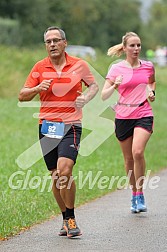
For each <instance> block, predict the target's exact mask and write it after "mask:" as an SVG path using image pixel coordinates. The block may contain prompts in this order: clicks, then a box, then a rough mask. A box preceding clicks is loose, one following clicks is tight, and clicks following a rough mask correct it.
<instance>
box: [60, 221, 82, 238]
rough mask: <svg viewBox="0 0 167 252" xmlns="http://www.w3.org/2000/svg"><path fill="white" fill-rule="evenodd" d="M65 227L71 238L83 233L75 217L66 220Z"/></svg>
mask: <svg viewBox="0 0 167 252" xmlns="http://www.w3.org/2000/svg"><path fill="white" fill-rule="evenodd" d="M64 229H65V230H66V232H67V236H68V237H69V238H71V237H75V236H80V235H82V234H81V231H80V229H79V227H78V226H77V223H76V221H75V219H74V218H69V219H68V220H66V221H65V225H64Z"/></svg>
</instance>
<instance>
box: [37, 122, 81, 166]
mask: <svg viewBox="0 0 167 252" xmlns="http://www.w3.org/2000/svg"><path fill="white" fill-rule="evenodd" d="M81 133H82V127H81V124H77V125H75V124H66V125H65V135H64V137H63V138H62V139H56V138H49V137H46V136H44V135H43V134H41V124H40V125H39V139H40V144H41V149H42V153H43V157H44V160H45V163H46V166H47V168H48V170H53V169H56V168H57V160H58V158H59V157H66V158H69V159H71V160H73V161H74V164H75V162H76V159H77V156H78V150H79V145H80V138H81Z"/></svg>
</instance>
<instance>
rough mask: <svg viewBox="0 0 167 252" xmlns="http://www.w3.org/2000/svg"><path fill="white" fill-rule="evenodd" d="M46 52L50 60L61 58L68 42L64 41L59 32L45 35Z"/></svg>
mask: <svg viewBox="0 0 167 252" xmlns="http://www.w3.org/2000/svg"><path fill="white" fill-rule="evenodd" d="M45 45H46V50H47V52H48V55H49V57H50V58H57V57H60V56H61V55H62V54H63V53H64V51H65V48H66V46H67V41H66V40H64V39H62V37H61V34H60V32H59V31H58V30H51V31H48V32H47V33H46V34H45Z"/></svg>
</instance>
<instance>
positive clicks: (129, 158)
mask: <svg viewBox="0 0 167 252" xmlns="http://www.w3.org/2000/svg"><path fill="white" fill-rule="evenodd" d="M132 142H133V137H132V136H131V137H128V138H127V139H125V140H124V141H119V143H120V146H121V150H122V153H123V156H124V165H125V170H126V173H127V175H128V174H129V175H130V177H129V182H130V185H131V188H132V191H133V192H134V193H136V180H135V176H134V160H133V155H132Z"/></svg>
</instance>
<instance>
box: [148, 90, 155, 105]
mask: <svg viewBox="0 0 167 252" xmlns="http://www.w3.org/2000/svg"><path fill="white" fill-rule="evenodd" d="M148 99H149V100H150V102H153V101H155V91H153V90H151V91H149V94H148Z"/></svg>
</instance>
